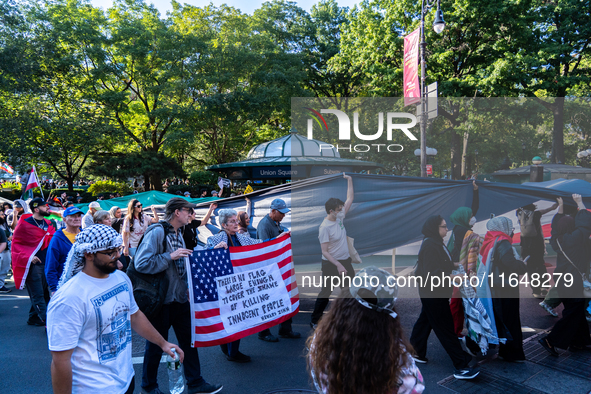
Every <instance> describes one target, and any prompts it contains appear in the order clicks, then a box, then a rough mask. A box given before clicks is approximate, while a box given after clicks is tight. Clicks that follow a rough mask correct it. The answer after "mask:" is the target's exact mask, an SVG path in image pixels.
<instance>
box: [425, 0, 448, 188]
mask: <svg viewBox="0 0 591 394" xmlns="http://www.w3.org/2000/svg"><path fill="white" fill-rule="evenodd" d="M439 2H440V0H437V12H436V14H435V21H433V30H434V31H435V33H437V34H441V32H442V31H443V29H445V22H444V21H443V12H442V11H441V7H440V4H439ZM434 3H435V0H421V109H422V111H421V176H422V177H426V176H427V119H428V117H427V86H426V80H427V74H426V57H427V54H426V49H427V41H426V40H425V15H427V12H429V11H430V10H431V8H433V5H434Z"/></svg>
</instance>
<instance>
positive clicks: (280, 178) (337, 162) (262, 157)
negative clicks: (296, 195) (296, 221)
mask: <svg viewBox="0 0 591 394" xmlns="http://www.w3.org/2000/svg"><path fill="white" fill-rule="evenodd" d="M206 169H207V170H209V171H213V172H217V173H219V174H220V175H221V176H223V177H224V178H228V179H230V180H235V181H241V180H264V181H266V182H273V183H276V184H280V183H284V182H285V181H287V180H292V181H295V180H300V179H307V178H311V177H316V176H322V175H330V174H338V173H341V172H356V173H368V174H370V173H371V174H384V173H386V171H385V169H384V167H383V166H382V165H381V164H379V163H374V162H370V161H363V160H355V159H346V158H342V157H341V155H340V154H339V152H338V150H337V149H336V148H335V147H333V146H332V145H330V144H328V143H326V142H322V141H318V140H314V139H307V138H305V137H302V136H301V135H299V134H298V132H297V131H296V130H295V129H291V131H290V133H289V135H286V136H284V137H281V138H277V139H274V140H272V141H268V142H264V143H262V144H259V145H256V146H255V147H253V148H252V149H251V150H250V152H248V155H247V157H246V160H242V161H237V162H234V163H224V164H216V165H213V166H209V167H207V168H206Z"/></svg>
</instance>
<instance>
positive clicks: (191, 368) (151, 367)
mask: <svg viewBox="0 0 591 394" xmlns="http://www.w3.org/2000/svg"><path fill="white" fill-rule="evenodd" d="M150 322H151V323H152V325H153V326H154V328H155V329H156V330H158V332H159V333H160V335H162V336H163V337H164V339H166V340H168V330H169V329H170V327H171V326H172V328H173V329H174V333H175V335H176V338H177V340H178V342H179V347H180V348H181V349H182V350H183V352H184V353H185V361H184V363H183V372H184V374H185V380H186V381H187V386H188V387H196V386H199V385H200V384H202V383H203V382H204V381H205V380H204V379H203V378H202V377H201V365H200V364H199V354H198V353H197V348H192V347H191V308H190V305H189V301H187V302H185V303H182V304H180V303H178V302H172V303H170V304H165V305H163V306H162V309H161V310H160V312H159V313H158V315H156V316H153V317H152V318H151V319H150ZM161 358H162V349H160V346H158V345H155V344H153V343H152V342H150V341H146V352H145V353H144V369H143V373H142V388H144V389H145V390H146V391H150V390H153V389H155V388H156V387H158V367H159V366H160V359H161Z"/></svg>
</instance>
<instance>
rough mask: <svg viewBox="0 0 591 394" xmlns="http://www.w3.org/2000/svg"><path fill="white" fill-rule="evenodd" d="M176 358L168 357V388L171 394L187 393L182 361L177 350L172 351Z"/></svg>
mask: <svg viewBox="0 0 591 394" xmlns="http://www.w3.org/2000/svg"><path fill="white" fill-rule="evenodd" d="M172 353H173V354H174V358H172V357H170V355H167V356H166V366H167V367H168V388H169V389H170V393H171V394H181V393H183V392H184V391H185V381H184V380H183V368H182V365H181V359H180V358H179V356H178V354H176V350H175V349H172Z"/></svg>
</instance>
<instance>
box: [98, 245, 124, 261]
mask: <svg viewBox="0 0 591 394" xmlns="http://www.w3.org/2000/svg"><path fill="white" fill-rule="evenodd" d="M122 251H123V246H120V247H118V248H117V249H113V250H110V251H109V250H106V251H104V252H96V253H97V254H104V255H105V256H109V258H110V259H111V260H115V259H116V258H117V257H119V256H120V255H121V252H122Z"/></svg>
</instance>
